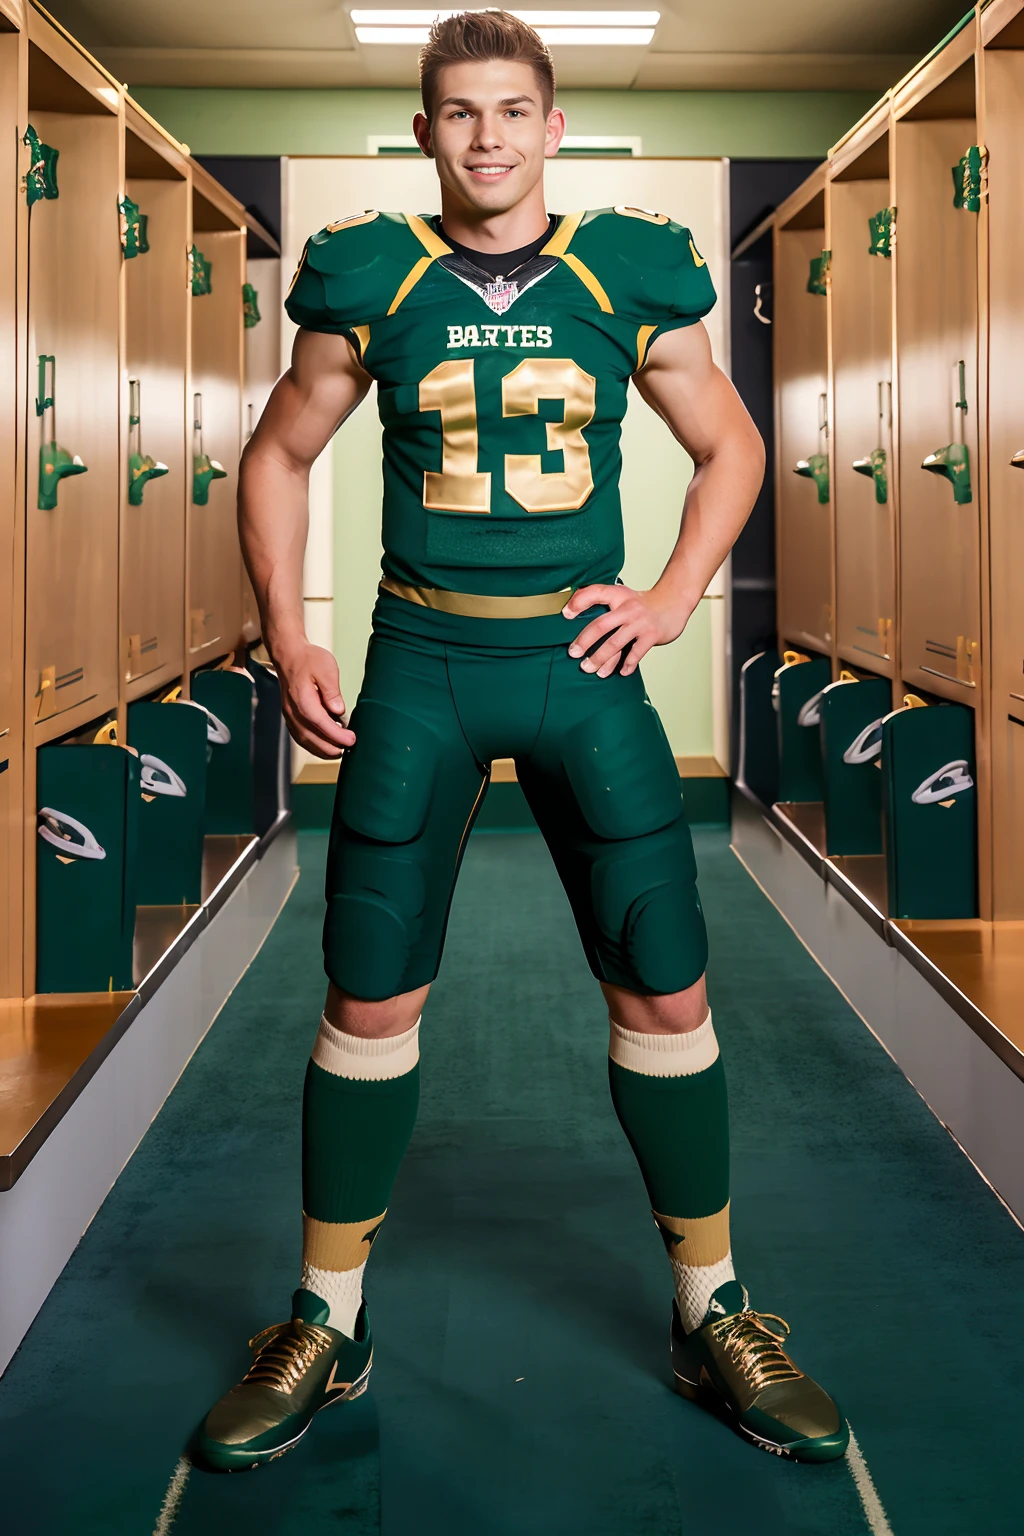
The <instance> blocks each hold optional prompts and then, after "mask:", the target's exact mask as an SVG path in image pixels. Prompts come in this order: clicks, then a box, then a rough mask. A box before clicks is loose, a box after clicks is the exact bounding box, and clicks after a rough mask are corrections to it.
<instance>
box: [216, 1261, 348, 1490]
mask: <svg viewBox="0 0 1024 1536" xmlns="http://www.w3.org/2000/svg"><path fill="white" fill-rule="evenodd" d="M292 1313H293V1316H292V1320H291V1322H288V1323H277V1324H276V1325H275V1326H274V1327H272V1328H265V1329H264V1330H263V1332H262V1333H258V1334H257V1335H256V1337H255V1338H254V1339H252V1340H251V1341H250V1345H249V1347H250V1349H252V1351H253V1358H252V1364H251V1365H250V1367H249V1369H248V1371H246V1373H245V1376H244V1377H243V1378H242V1380H241V1381H240V1382H239V1383H238V1385H237V1386H236V1387H232V1388H231V1391H230V1392H228V1393H226V1394H225V1395H224V1397H222V1398H221V1399H220V1402H218V1403H215V1404H214V1405H213V1407H212V1408H211V1409H210V1411H209V1413H208V1414H207V1415H206V1418H205V1419H204V1421H203V1424H202V1427H201V1429H200V1430H199V1433H198V1436H197V1442H196V1451H197V1455H198V1459H199V1460H200V1461H201V1462H205V1463H206V1465H207V1466H208V1467H211V1468H213V1469H214V1470H216V1471H218V1472H244V1471H247V1470H248V1469H249V1468H250V1467H259V1466H262V1465H263V1463H264V1462H267V1461H275V1460H276V1459H277V1457H278V1456H283V1455H284V1453H285V1452H286V1451H290V1450H291V1448H292V1446H293V1445H296V1444H298V1442H299V1441H300V1440H301V1439H302V1436H303V1435H304V1434H305V1433H306V1430H307V1429H308V1428H309V1426H310V1424H311V1423H312V1420H313V1415H314V1414H315V1413H319V1411H320V1409H321V1408H326V1407H327V1406H328V1404H330V1403H350V1402H351V1401H352V1399H353V1398H356V1397H359V1396H360V1395H361V1394H362V1393H363V1392H365V1391H366V1386H367V1381H368V1379H369V1375H370V1365H371V1362H372V1358H373V1345H372V1343H371V1340H370V1330H369V1326H368V1324H367V1320H366V1306H365V1304H364V1305H363V1306H362V1307H361V1308H360V1309H359V1316H358V1318H357V1319H356V1329H355V1333H356V1336H355V1338H352V1339H350V1338H349V1337H348V1336H347V1334H344V1333H339V1331H338V1330H337V1329H336V1328H329V1327H327V1325H326V1323H323V1322H320V1321H318V1318H321V1317H323V1318H326V1317H327V1315H328V1310H327V1307H326V1306H325V1304H324V1303H323V1302H321V1300H320V1298H319V1297H318V1296H314V1295H313V1294H312V1293H311V1292H310V1291H305V1290H298V1291H296V1292H295V1295H294V1297H293V1299H292Z"/></svg>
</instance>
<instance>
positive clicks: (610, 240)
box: [551, 207, 715, 327]
mask: <svg viewBox="0 0 1024 1536" xmlns="http://www.w3.org/2000/svg"><path fill="white" fill-rule="evenodd" d="M569 221H575V227H574V229H573V230H572V232H571V234H570V236H569V240H568V242H567V244H566V245H565V252H564V254H565V256H566V257H567V259H568V260H569V261H570V264H571V261H572V258H573V257H576V259H577V260H578V261H580V262H582V263H583V264H584V266H585V267H586V269H587V270H588V271H589V272H590V273H591V274H592V275H593V276H594V277H595V278H596V279H597V282H598V284H599V285H600V288H601V290H602V291H603V293H604V295H605V297H606V299H607V304H608V306H610V308H611V310H612V312H613V313H614V314H617V315H622V316H624V317H628V318H629V319H635V320H637V321H641V322H644V321H646V322H647V323H648V324H650V325H665V326H669V327H671V326H673V325H676V326H678V325H688V324H689V325H692V324H693V323H694V321H696V320H700V319H701V318H702V316H704V315H706V314H707V312H708V310H709V309H711V307H712V305H713V304H714V302H715V288H714V284H713V283H712V281H711V278H710V276H709V274H708V269H707V263H706V261H705V260H704V257H703V256H702V255H701V254H700V252H699V251H698V250H697V247H696V246H695V245H694V243H693V237H692V236H691V234H690V231H689V230H688V229H687V228H686V227H685V226H684V225H682V224H676V223H675V221H674V220H672V219H670V218H669V216H668V214H666V213H651V212H649V211H648V210H647V209H646V208H626V207H617V208H596V209H591V210H590V211H589V212H587V213H582V214H570V215H568V218H567V219H566V220H563V222H562V224H561V225H560V226H559V228H558V229H557V230H556V231H555V234H554V236H553V237H552V241H551V247H552V248H553V247H554V246H555V244H556V242H557V241H558V238H559V235H560V234H561V233H562V231H563V229H565V226H566V224H567V223H568V222H569ZM580 275H581V276H582V274H580ZM584 281H585V279H584ZM599 302H600V300H599ZM602 307H605V306H604V305H602Z"/></svg>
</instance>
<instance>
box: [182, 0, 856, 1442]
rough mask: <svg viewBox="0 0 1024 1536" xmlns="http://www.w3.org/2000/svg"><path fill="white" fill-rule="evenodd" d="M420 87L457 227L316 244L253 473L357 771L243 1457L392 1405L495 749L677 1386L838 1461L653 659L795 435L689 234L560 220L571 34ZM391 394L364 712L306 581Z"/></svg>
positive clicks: (510, 34)
mask: <svg viewBox="0 0 1024 1536" xmlns="http://www.w3.org/2000/svg"><path fill="white" fill-rule="evenodd" d="M421 75H422V92H423V112H422V113H420V114H417V116H416V119H415V122H414V129H415V133H416V137H417V141H418V142H419V144H420V147H421V148H422V150H423V152H424V154H426V155H428V156H429V157H430V158H431V159H433V161H434V163H435V165H436V168H437V173H438V177H439V179H440V182H441V208H442V212H441V217H440V219H434V220H430V219H425V218H420V217H418V216H416V215H414V214H388V213H378V212H376V211H368V212H365V213H360V214H355V215H352V216H350V217H349V218H346V219H342V220H341V221H340V222H339V223H337V224H330V225H328V226H327V228H326V229H325V230H322V231H321V232H320V234H318V235H315V236H314V237H313V238H312V239H311V240H310V241H308V242H307V245H306V249H305V251H304V253H303V257H302V260H301V262H300V264H299V269H298V272H297V273H296V276H295V280H294V282H293V285H292V289H291V292H290V294H289V297H288V300H287V308H288V312H289V314H290V315H291V317H292V318H293V319H294V320H295V321H296V322H297V323H298V325H299V326H300V330H299V333H298V336H297V338H296V342H295V348H294V352H293V356H292V365H291V368H290V369H289V371H288V372H287V373H286V374H285V375H284V377H283V378H282V379H281V380H280V382H279V383H278V385H277V387H276V389H275V391H274V393H273V395H272V397H271V400H270V403H269V404H268V406H267V409H266V411H265V412H264V415H263V418H262V420H261V421H260V424H259V426H258V428H257V430H256V432H255V434H254V435H253V437H252V439H251V441H250V443H249V445H248V447H247V448H246V451H245V455H244V458H243V464H242V475H241V492H240V527H241V532H242V539H243V543H244V547H245V552H246V559H247V563H248V567H249V571H250V574H251V576H252V581H253V585H254V588H255V591H256V594H257V597H258V599H259V603H260V610H261V613H262V617H263V634H264V636H265V639H266V642H267V645H268V646H269V648H270V651H271V654H272V655H273V657H274V661H275V663H276V665H277V668H278V671H279V674H280V677H281V682H282V687H283V695H284V704H285V711H286V714H287V717H288V722H289V726H290V728H291V731H292V734H293V736H294V737H295V739H296V740H297V741H298V742H300V743H301V744H302V745H303V746H304V747H307V748H308V749H309V750H310V751H311V752H314V753H316V754H317V755H319V756H321V757H327V758H331V757H339V756H341V755H342V753H344V758H343V761H342V765H341V770H340V774H339V779H338V793H337V800H336V804H335V813H334V824H333V828H332V833H331V841H330V851H329V856H328V867H327V900H328V910H327V918H326V922H325V928H324V955H325V961H326V969H327V974H328V979H329V986H328V991H327V999H326V1004H325V1008H324V1014H323V1018H322V1020H321V1024H320V1029H319V1033H318V1035H317V1037H316V1042H315V1044H314V1048H313V1055H312V1060H311V1062H310V1064H309V1067H308V1070H307V1075H306V1087H305V1097H304V1104H303V1171H302V1183H303V1189H302V1193H303V1251H302V1272H301V1279H300V1284H299V1288H298V1289H297V1290H296V1292H295V1295H294V1297H293V1299H292V1315H291V1318H290V1319H289V1320H288V1321H287V1322H284V1323H280V1324H277V1325H275V1326H274V1327H272V1328H269V1329H267V1330H266V1331H265V1332H264V1333H262V1334H260V1335H258V1336H257V1338H256V1339H254V1340H253V1342H252V1347H253V1350H254V1357H253V1362H252V1365H251V1367H250V1369H249V1371H248V1372H247V1374H246V1376H245V1378H244V1380H243V1381H242V1382H241V1383H240V1384H239V1385H238V1386H236V1387H234V1388H233V1389H232V1390H231V1391H230V1392H229V1393H228V1394H227V1395H226V1396H225V1397H224V1398H222V1399H221V1400H220V1402H219V1403H217V1404H216V1405H215V1406H214V1408H213V1409H212V1410H211V1412H210V1413H209V1414H208V1416H207V1418H206V1420H205V1422H204V1425H203V1428H202V1431H201V1434H200V1445H201V1450H202V1452H203V1453H204V1456H205V1459H206V1460H207V1462H208V1463H210V1464H212V1465H214V1466H217V1467H223V1468H226V1469H228V1470H233V1469H236V1468H243V1467H251V1466H256V1465H259V1464H260V1463H261V1462H264V1461H268V1460H271V1459H273V1458H274V1457H276V1456H279V1455H281V1454H283V1452H284V1451H286V1450H288V1449H289V1448H290V1447H291V1446H292V1445H294V1444H295V1442H296V1441H297V1440H298V1439H299V1438H300V1437H301V1435H302V1434H304V1433H305V1430H306V1429H307V1427H308V1425H309V1423H310V1421H311V1419H312V1417H313V1415H314V1414H315V1413H316V1412H317V1410H318V1409H320V1408H321V1407H324V1406H326V1404H328V1403H330V1402H336V1401H341V1400H344V1399H347V1398H352V1397H355V1396H356V1395H358V1393H360V1392H361V1391H363V1390H364V1388H365V1385H366V1380H367V1377H368V1374H369V1369H370V1358H371V1345H370V1333H369V1326H368V1322H367V1315H366V1307H365V1303H364V1302H363V1299H362V1275H363V1269H364V1267H365V1264H366V1260H367V1257H368V1255H369V1251H370V1247H371V1245H372V1243H373V1242H374V1239H375V1238H376V1236H377V1234H378V1232H379V1230H380V1226H381V1223H382V1221H383V1219H384V1214H385V1211H386V1208H387V1206H388V1202H389V1199H390V1195H391V1188H392V1184H393V1182H394V1179H395V1175H396V1173H397V1171H398V1167H399V1164H400V1162H401V1159H402V1156H403V1154H404V1151H405V1148H406V1145H407V1143H408V1141H409V1137H410V1135H411V1132H412V1128H413V1121H414V1118H415V1113H416V1104H417V1095H418V1071H419V1049H418V1043H417V1041H418V1031H419V1024H420V1017H421V1012H422V1009H423V1005H424V1003H425V1001H426V998H427V994H428V991H429V988H430V983H431V982H432V980H433V979H434V977H435V976H436V974H437V969H438V965H439V962H440V957H441V950H442V946H443V942H444V934H445V927H446V924H447V918H448V909H449V905H450V901H451V895H452V890H453V887H454V884H455V880H456V877H457V875H458V870H459V864H460V861H461V858H462V854H463V850H464V848H465V844H466V838H467V834H468V832H469V830H470V827H471V826H472V822H473V818H474V816H475V814H476V811H477V808H478V807H479V805H480V802H481V800H482V797H483V794H484V790H485V788H486V785H487V782H488V776H489V771H490V764H491V762H492V760H493V759H494V758H495V757H505V756H511V757H514V758H515V760H516V764H517V770H518V778H519V782H520V784H521V785H522V788H523V791H524V793H525V795H526V798H527V800H528V801H529V804H530V807H531V809H532V810H533V813H534V815H535V817H536V819H537V823H538V825H539V827H540V829H541V832H542V833H543V835H544V837H545V839H546V841H547V844H548V847H549V849H550V851H551V854H552V857H553V859H554V862H555V865H556V868H557V870H558V873H559V875H560V877H561V879H562V881H563V883H564V885H565V889H566V892H567V894H568V896H569V900H570V902H571V904H572V908H573V913H574V916H575V919H576V923H577V926H578V928H579V932H580V937H581V939H582V941H583V945H584V949H585V952H586V955H587V959H588V961H589V963H590V967H591V969H592V971H593V973H594V975H595V977H596V978H597V980H598V982H599V984H600V986H601V990H602V992H603V993H604V997H605V1000H606V1002H607V1005H608V1012H609V1016H610V1027H611V1038H610V1052H609V1054H610V1064H609V1072H610V1079H611V1091H612V1101H613V1103H614V1106H615V1110H616V1113H617V1114H618V1117H619V1119H620V1121H621V1123H622V1126H623V1129H624V1131H625V1133H626V1135H627V1137H628V1139H629V1141H630V1144H631V1146H632V1148H633V1151H634V1152H635V1154H636V1157H637V1160H638V1162H639V1165H640V1169H641V1172H642V1174H643V1177H644V1181H645V1183H646V1186H647V1191H648V1194H649V1197H650V1202H651V1207H652V1211H653V1214H654V1220H655V1223H656V1224H657V1227H658V1229H659V1231H660V1233H661V1236H662V1238H663V1240H664V1243H665V1247H666V1249H667V1252H668V1256H669V1260H670V1263H671V1271H672V1276H673V1281H674V1290H675V1299H674V1302H673V1309H672V1359H673V1369H674V1375H675V1381H676V1385H677V1387H678V1388H679V1390H680V1391H681V1392H683V1393H684V1394H685V1395H688V1396H693V1397H697V1396H701V1397H706V1398H708V1399H709V1400H714V1403H715V1405H716V1406H717V1407H718V1408H720V1409H722V1410H724V1411H725V1412H726V1413H727V1414H728V1415H730V1416H731V1418H732V1421H733V1423H734V1424H735V1426H736V1427H737V1429H739V1430H740V1432H741V1433H743V1434H744V1435H745V1436H747V1437H748V1438H749V1439H750V1440H752V1441H754V1442H755V1443H756V1444H758V1445H760V1446H763V1447H764V1448H765V1449H768V1450H773V1451H776V1452H778V1453H779V1454H784V1455H788V1456H792V1457H794V1458H796V1459H801V1460H813V1461H822V1460H828V1459H831V1458H833V1457H836V1456H840V1455H842V1454H843V1452H844V1450H845V1448H846V1443H847V1438H848V1432H847V1428H846V1424H845V1421H844V1419H843V1418H842V1416H841V1414H840V1413H839V1412H838V1410H837V1408H836V1406H835V1404H834V1403H833V1401H832V1399H831V1398H830V1397H829V1396H828V1394H827V1393H826V1392H825V1391H824V1390H823V1389H822V1388H821V1387H819V1386H817V1385H816V1383H815V1382H813V1381H812V1380H811V1379H810V1378H809V1377H807V1376H805V1375H804V1374H803V1373H802V1372H801V1371H800V1370H799V1369H798V1368H797V1367H796V1366H795V1365H794V1364H793V1362H792V1360H791V1359H790V1357H789V1356H788V1354H787V1353H786V1352H785V1351H784V1350H783V1348H782V1343H781V1339H782V1338H783V1337H784V1335H785V1332H786V1331H787V1330H786V1327H785V1324H783V1323H781V1320H779V1319H776V1318H774V1317H773V1315H772V1314H768V1313H759V1312H757V1311H755V1310H753V1309H752V1308H751V1307H750V1306H749V1304H748V1299H747V1293H746V1291H745V1289H744V1287H743V1286H742V1285H741V1284H740V1283H739V1282H738V1281H737V1279H736V1277H735V1273H734V1270H733V1264H732V1256H731V1248H730V1241H729V1166H728V1165H729V1151H728V1124H727V1110H726V1098H725V1082H724V1076H723V1069H722V1062H721V1059H720V1056H719V1051H718V1044H717V1041H716V1039H715V1034H714V1030H713V1027H712V1023H711V1015H710V1013H709V1011H708V1004H707V995H706V992H705V986H704V969H705V962H706V959H707V939H706V934H705V929H704V920H703V916H702V913H701V908H700V902H699V899H698V896H697V890H696V884H695V880H696V867H695V863H694V857H693V849H692V845H691V842H690V835H689V831H688V828H687V825H686V821H685V818H684V816H683V811H682V803H681V797H680V792H679V779H678V774H677V771H676V767H675V763H674V759H673V756H672V753H671V750H670V748H669V745H668V742H667V740H666V737H665V733H664V731H663V729H662V727H661V724H660V721H659V720H658V717H657V715H656V713H655V711H654V710H653V708H652V707H651V704H650V701H649V700H648V698H647V696H646V693H645V691H644V687H643V682H642V680H641V676H640V673H639V671H638V664H639V662H640V661H641V660H642V658H643V657H644V656H645V655H646V653H647V652H648V651H649V650H650V649H651V647H652V646H654V645H665V644H668V643H669V642H670V641H672V640H675V639H676V638H677V636H678V635H680V634H681V633H682V630H683V628H684V627H685V625H686V623H687V620H688V619H689V618H690V615H691V614H692V613H693V611H694V609H695V608H696V606H697V604H698V602H699V601H700V598H701V595H702V593H703V592H704V590H705V588H706V587H707V585H708V582H709V581H710V579H711V577H712V576H713V575H714V573H715V571H716V570H717V569H718V567H719V566H720V565H721V563H722V561H723V560H724V558H725V556H726V554H727V553H728V551H729V549H730V547H731V546H732V544H733V542H734V540H735V539H736V536H737V534H738V533H739V531H740V529H741V527H742V526H743V523H744V521H745V519H746V517H747V515H748V513H749V511H750V508H751V506H752V504H753V501H754V498H755V495H756V493H757V490H758V488H759V486H760V483H761V477H762V474H763V468H764V452H763V446H762V444H761V441H760V438H759V437H758V434H757V431H756V430H755V428H754V426H753V424H752V423H751V421H750V418H749V417H748V415H747V413H746V411H745V410H744V408H743V406H742V404H741V403H740V400H739V398H738V397H737V395H736V393H735V391H734V390H733V388H732V386H731V384H730V383H729V381H728V380H727V379H726V378H725V376H724V375H723V374H722V373H721V372H720V371H719V370H718V369H717V368H716V367H715V365H714V363H713V361H712V358H711V350H710V346H709V344H708V338H707V334H706V332H705V330H704V327H703V325H702V324H701V317H702V316H703V315H704V314H706V313H707V311H708V310H709V309H710V308H711V306H712V304H713V303H714V298H715V295H714V290H713V288H712V284H711V280H710V278H709V276H708V272H707V267H706V265H705V263H704V260H703V258H702V257H701V255H700V254H699V252H698V251H697V249H696V247H695V246H694V243H693V241H692V239H691V238H690V235H689V232H688V230H686V229H685V228H683V227H682V226H680V225H678V224H675V223H673V222H672V221H671V220H670V219H669V218H668V217H667V216H665V215H663V214H657V213H651V212H648V211H646V210H643V209H636V208H615V209H611V208H606V209H601V210H598V211H597V212H590V213H569V214H563V215H561V216H556V215H549V213H548V211H547V206H546V203H545V199H544V183H543V168H544V160H545V158H547V157H550V156H552V155H554V154H555V153H556V152H557V150H558V146H559V143H560V141H561V138H562V135H563V132H564V128H565V122H564V118H563V115H562V113H561V111H560V110H559V109H558V108H557V107H555V106H554V105H553V96H554V75H553V70H552V66H551V60H550V57H549V55H548V52H547V50H546V48H545V47H544V45H543V43H542V42H541V40H540V39H539V37H538V36H537V35H536V33H534V32H533V31H532V30H531V29H530V28H529V27H527V26H526V25H524V24H523V23H522V22H520V21H518V20H516V19H515V18H514V17H512V16H510V15H509V14H508V13H506V12H500V11H486V12H478V13H466V14H462V15H459V16H455V17H452V18H449V19H447V20H444V21H440V22H438V23H436V24H435V26H434V28H433V29H432V32H431V38H430V42H429V44H428V46H427V47H426V49H425V50H424V52H423V55H422V59H421ZM371 380H376V383H377V388H378V403H379V409H380V415H381V419H382V422H383V425H384V481H385V489H384V509H383V543H384V558H383V562H382V569H383V579H382V580H381V583H380V592H379V596H378V599H377V603H376V606H375V608H374V614H373V635H372V639H371V642H370V646H369V650H368V653H367V660H366V671H365V677H364V681H363V687H362V691H361V693H360V696H359V702H358V704H357V706H356V709H355V710H354V712H353V716H352V721H351V724H350V725H349V724H346V723H345V702H344V700H343V698H342V695H341V692H340V689H339V678H338V670H337V666H336V664H335V661H334V658H333V656H331V655H330V654H329V653H328V652H327V651H324V650H322V649H319V648H318V647H316V646H313V645H311V644H310V643H309V641H308V640H307V639H306V636H305V633H304V630H303V620H302V599H301V572H302V559H303V550H304V545H305V539H306V528H307V516H308V511H307V479H308V474H309V469H310V466H311V464H312V463H313V461H314V460H315V458H316V457H317V455H318V454H319V453H320V452H321V451H322V450H323V448H324V447H325V445H326V444H327V443H328V442H329V440H330V438H331V436H332V434H333V433H334V432H335V430H336V429H337V428H338V426H339V425H340V424H341V423H342V422H343V421H344V420H345V418H346V417H347V416H348V415H349V413H350V412H351V411H352V410H353V409H354V408H355V406H356V405H357V404H358V403H359V401H360V400H361V399H362V398H363V396H364V395H365V394H366V392H367V390H368V389H369V387H370V383H371ZM631 380H632V382H633V383H634V385H635V386H636V388H637V389H638V391H639V392H640V394H641V395H642V396H643V398H644V399H645V400H646V401H647V403H648V404H649V405H650V406H651V407H652V408H653V409H654V410H655V411H657V412H658V414H659V415H660V416H661V417H662V419H663V420H664V421H665V422H666V423H667V424H668V426H669V428H670V429H671V430H672V432H673V433H674V434H675V436H676V437H677V438H678V440H679V441H680V442H681V443H682V444H683V445H684V446H685V447H686V449H687V450H688V452H689V453H690V454H691V456H692V458H693V460H694V464H695V472H694V476H693V479H692V480H691V482H690V485H689V487H688V489H687V492H686V498H685V505H684V511H683V518H682V524H681V528H680V531H679V536H678V539H677V541H676V545H675V548H674V550H673V552H672V555H671V557H670V559H669V562H668V564H667V566H666V567H665V570H664V572H663V574H662V575H661V577H660V578H659V579H658V581H657V582H656V583H655V584H654V586H653V587H652V588H651V589H650V590H648V591H634V590H633V589H631V588H630V587H627V586H625V585H623V584H622V582H621V581H620V579H619V571H620V569H621V566H622V562H623V531H622V518H621V512H620V506H619V492H618V479H619V469H620V456H619V428H620V423H621V420H622V417H623V414H624V412H625V408H626V395H627V388H628V385H629V383H630V381H631ZM524 1048H525V1043H524ZM539 1069H540V1070H543V1063H542V1062H540V1063H539ZM595 1347H599V1346H598V1345H595Z"/></svg>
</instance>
